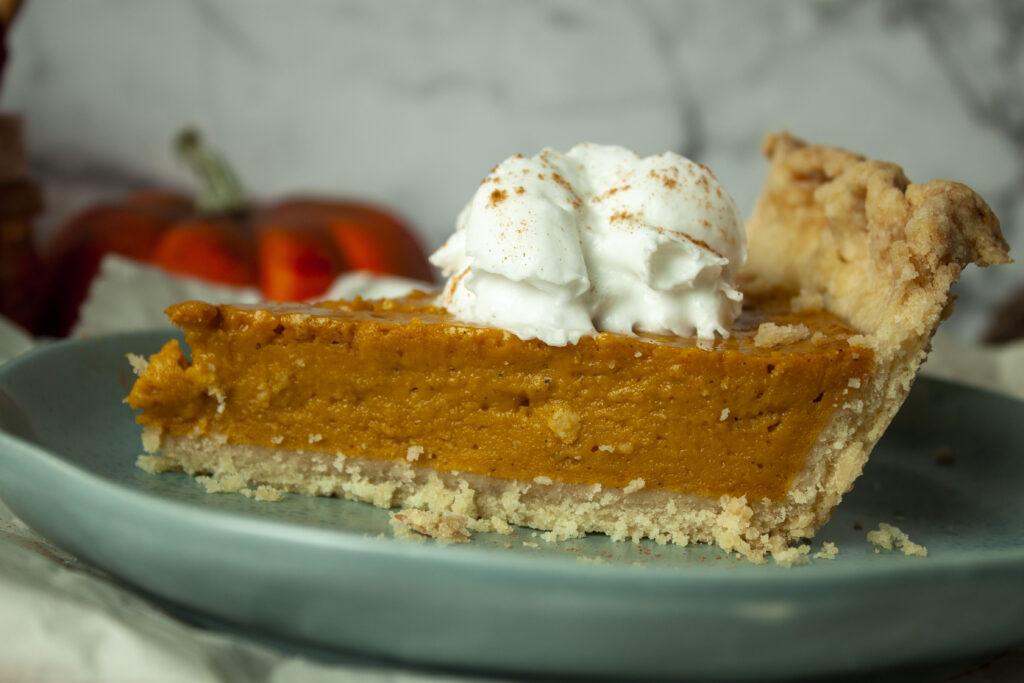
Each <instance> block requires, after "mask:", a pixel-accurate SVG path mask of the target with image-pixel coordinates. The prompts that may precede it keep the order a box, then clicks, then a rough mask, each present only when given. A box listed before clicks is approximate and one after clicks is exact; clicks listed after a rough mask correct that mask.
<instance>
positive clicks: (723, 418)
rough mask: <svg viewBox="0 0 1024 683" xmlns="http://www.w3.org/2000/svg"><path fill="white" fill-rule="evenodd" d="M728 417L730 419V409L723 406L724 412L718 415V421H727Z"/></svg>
mask: <svg viewBox="0 0 1024 683" xmlns="http://www.w3.org/2000/svg"><path fill="white" fill-rule="evenodd" d="M728 419H729V409H728V408H722V414H721V415H719V416H718V421H719V422H725V421H726V420H728Z"/></svg>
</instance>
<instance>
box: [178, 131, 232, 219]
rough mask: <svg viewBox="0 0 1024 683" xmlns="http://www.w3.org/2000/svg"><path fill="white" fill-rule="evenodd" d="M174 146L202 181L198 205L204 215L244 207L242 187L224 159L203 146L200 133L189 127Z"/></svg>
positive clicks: (229, 211)
mask: <svg viewBox="0 0 1024 683" xmlns="http://www.w3.org/2000/svg"><path fill="white" fill-rule="evenodd" d="M174 147H175V149H176V150H177V152H178V154H179V155H180V156H181V158H182V159H184V160H185V162H186V163H187V164H188V165H189V166H190V167H191V169H192V171H193V172H194V173H195V174H196V176H198V178H199V179H200V185H199V193H198V194H197V195H196V206H197V207H198V208H199V210H200V211H202V212H204V213H236V212H239V211H242V210H243V209H244V208H245V204H246V198H245V191H244V190H243V189H242V184H241V183H240V182H239V181H238V178H237V177H236V176H235V174H234V172H233V171H232V170H231V167H230V166H228V164H227V162H226V161H224V159H223V158H222V157H221V156H220V155H219V154H217V153H216V152H214V151H213V150H212V149H210V148H209V147H207V146H206V144H204V143H203V140H202V138H201V137H200V135H199V131H197V130H196V129H195V128H186V129H185V130H183V131H181V133H179V134H178V138H177V140H175V143H174Z"/></svg>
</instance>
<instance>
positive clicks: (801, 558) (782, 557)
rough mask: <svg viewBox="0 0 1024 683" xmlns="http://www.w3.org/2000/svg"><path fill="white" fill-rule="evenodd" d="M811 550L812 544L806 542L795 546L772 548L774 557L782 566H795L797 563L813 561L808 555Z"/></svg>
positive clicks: (776, 562)
mask: <svg viewBox="0 0 1024 683" xmlns="http://www.w3.org/2000/svg"><path fill="white" fill-rule="evenodd" d="M809 552H811V546H809V545H807V544H806V543H804V544H802V545H798V546H797V547H795V548H781V549H779V550H772V559H773V560H775V564H777V565H779V566H780V567H795V566H796V565H800V564H807V563H808V562H810V561H811V560H810V558H808V557H807V553H809Z"/></svg>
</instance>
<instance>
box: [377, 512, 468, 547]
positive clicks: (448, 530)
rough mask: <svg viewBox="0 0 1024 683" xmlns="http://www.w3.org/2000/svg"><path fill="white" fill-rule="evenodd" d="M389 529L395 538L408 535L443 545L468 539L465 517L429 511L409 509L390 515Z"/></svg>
mask: <svg viewBox="0 0 1024 683" xmlns="http://www.w3.org/2000/svg"><path fill="white" fill-rule="evenodd" d="M391 528H392V529H393V530H394V531H395V537H396V538H408V536H409V534H410V533H411V534H413V535H415V534H420V535H422V536H430V537H431V538H434V539H436V540H438V541H441V542H444V543H468V542H469V538H470V533H469V526H468V520H467V519H466V516H465V515H458V514H452V515H443V514H441V513H439V512H430V511H429V510H417V509H409V510H402V511H401V512H393V513H391Z"/></svg>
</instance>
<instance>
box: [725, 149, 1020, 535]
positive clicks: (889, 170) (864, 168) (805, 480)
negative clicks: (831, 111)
mask: <svg viewBox="0 0 1024 683" xmlns="http://www.w3.org/2000/svg"><path fill="white" fill-rule="evenodd" d="M762 148H763V151H764V153H765V155H766V156H767V157H768V158H769V159H770V160H771V168H770V169H769V172H768V176H767V179H766V181H765V186H764V189H763V191H762V194H761V196H760V198H759V199H758V202H757V205H756V207H755V209H754V212H753V215H752V216H751V218H750V220H749V221H748V223H747V226H746V228H747V247H748V253H749V257H748V262H747V265H746V267H745V269H744V271H743V273H742V274H741V278H742V281H743V285H742V287H743V289H744V290H745V291H753V290H759V289H766V290H771V289H785V290H789V291H792V292H799V293H800V295H801V297H803V298H809V297H810V298H814V299H816V300H817V299H818V297H820V300H821V302H822V304H823V305H824V307H825V309H826V310H828V311H829V312H831V313H834V314H835V315H837V316H839V317H840V318H842V319H843V320H845V321H846V322H847V323H848V324H850V325H851V326H852V327H854V328H855V329H856V330H858V331H859V332H860V333H861V335H860V338H858V339H856V340H851V341H855V342H856V343H857V344H859V345H862V346H867V347H869V348H871V349H872V350H873V351H874V354H875V367H874V369H873V371H872V373H871V374H870V376H869V378H868V379H867V381H864V382H862V383H861V386H859V387H851V390H850V393H849V397H848V400H847V402H846V403H845V404H844V405H843V406H841V407H840V408H839V409H838V410H837V411H836V414H835V415H834V417H833V419H832V422H831V424H830V425H829V427H828V428H826V430H825V431H824V432H823V433H822V435H821V436H820V438H819V439H818V441H817V443H816V444H815V446H814V447H813V448H812V450H811V452H810V453H809V455H808V459H807V464H806V465H805V467H804V470H803V471H802V472H801V473H800V474H799V475H798V476H797V477H796V479H795V481H794V482H793V485H792V487H791V490H790V494H789V496H788V501H787V503H786V504H785V505H781V506H780V505H772V504H768V503H763V504H761V503H754V504H753V508H754V520H753V521H752V523H751V526H752V527H754V528H756V527H760V528H763V529H769V528H770V527H771V526H772V524H773V520H775V521H776V526H775V530H774V531H771V532H769V533H772V534H777V533H780V532H781V533H782V534H783V535H784V536H786V537H788V538H789V539H790V540H793V539H796V538H798V537H800V535H805V536H810V535H812V534H813V532H814V531H815V530H816V529H817V528H818V527H820V526H821V525H822V524H824V523H825V522H826V521H827V520H828V518H829V516H830V515H831V513H832V510H833V509H834V508H835V506H836V505H837V504H838V503H839V501H840V500H841V498H842V496H843V495H844V494H845V493H846V492H847V491H849V490H850V488H851V487H852V486H853V482H854V480H855V479H856V478H857V477H858V476H859V475H860V473H861V471H862V470H863V467H864V464H865V463H866V461H867V458H868V455H869V454H870V452H871V450H872V448H874V446H875V444H876V443H877V442H878V440H879V439H880V438H881V436H882V433H883V432H884V431H885V429H886V427H888V426H889V423H890V422H891V421H892V418H893V417H894V416H895V415H896V412H897V411H898V410H899V408H900V406H901V405H902V404H903V401H904V399H905V398H906V396H907V394H908V392H909V391H910V387H911V384H912V383H913V380H914V377H915V375H916V373H917V370H918V368H919V367H920V365H921V363H922V362H924V360H925V358H926V356H927V353H928V350H929V348H930V342H931V338H932V335H934V333H935V330H936V329H937V328H938V326H939V323H940V322H942V320H944V319H945V318H946V317H947V316H948V315H949V314H950V313H951V312H952V304H953V298H952V296H951V294H950V288H951V287H952V285H953V283H954V282H956V280H957V278H959V276H960V273H961V271H962V270H963V268H964V267H966V266H967V265H968V264H970V263H976V264H978V265H979V266H988V265H992V264H1000V263H1009V262H1011V259H1010V258H1009V256H1008V251H1009V247H1008V245H1007V243H1006V241H1005V240H1004V239H1003V236H1002V234H1001V232H1000V227H999V221H998V220H997V219H996V217H995V215H994V214H993V213H992V210H991V209H990V208H989V207H988V205H987V204H986V203H985V201H984V200H983V199H982V198H981V197H979V196H978V195H977V194H976V193H975V192H973V191H972V190H971V189H970V188H968V187H966V186H964V185H961V184H959V183H953V182H946V181H932V182H929V183H926V184H924V185H915V184H913V183H911V182H910V181H908V180H907V178H906V177H905V176H904V174H903V171H902V169H901V168H900V167H898V166H896V165H894V164H891V163H886V162H881V161H868V160H865V159H864V158H863V157H860V156H858V155H856V154H853V153H851V152H847V151H845V150H841V149H836V148H832V147H823V146H815V145H807V144H805V143H804V142H802V141H800V140H798V139H797V138H795V137H793V136H791V135H789V134H788V133H780V134H772V135H768V136H767V137H766V138H765V139H764V142H763V144H762ZM801 527H804V530H803V531H802V530H801Z"/></svg>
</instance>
